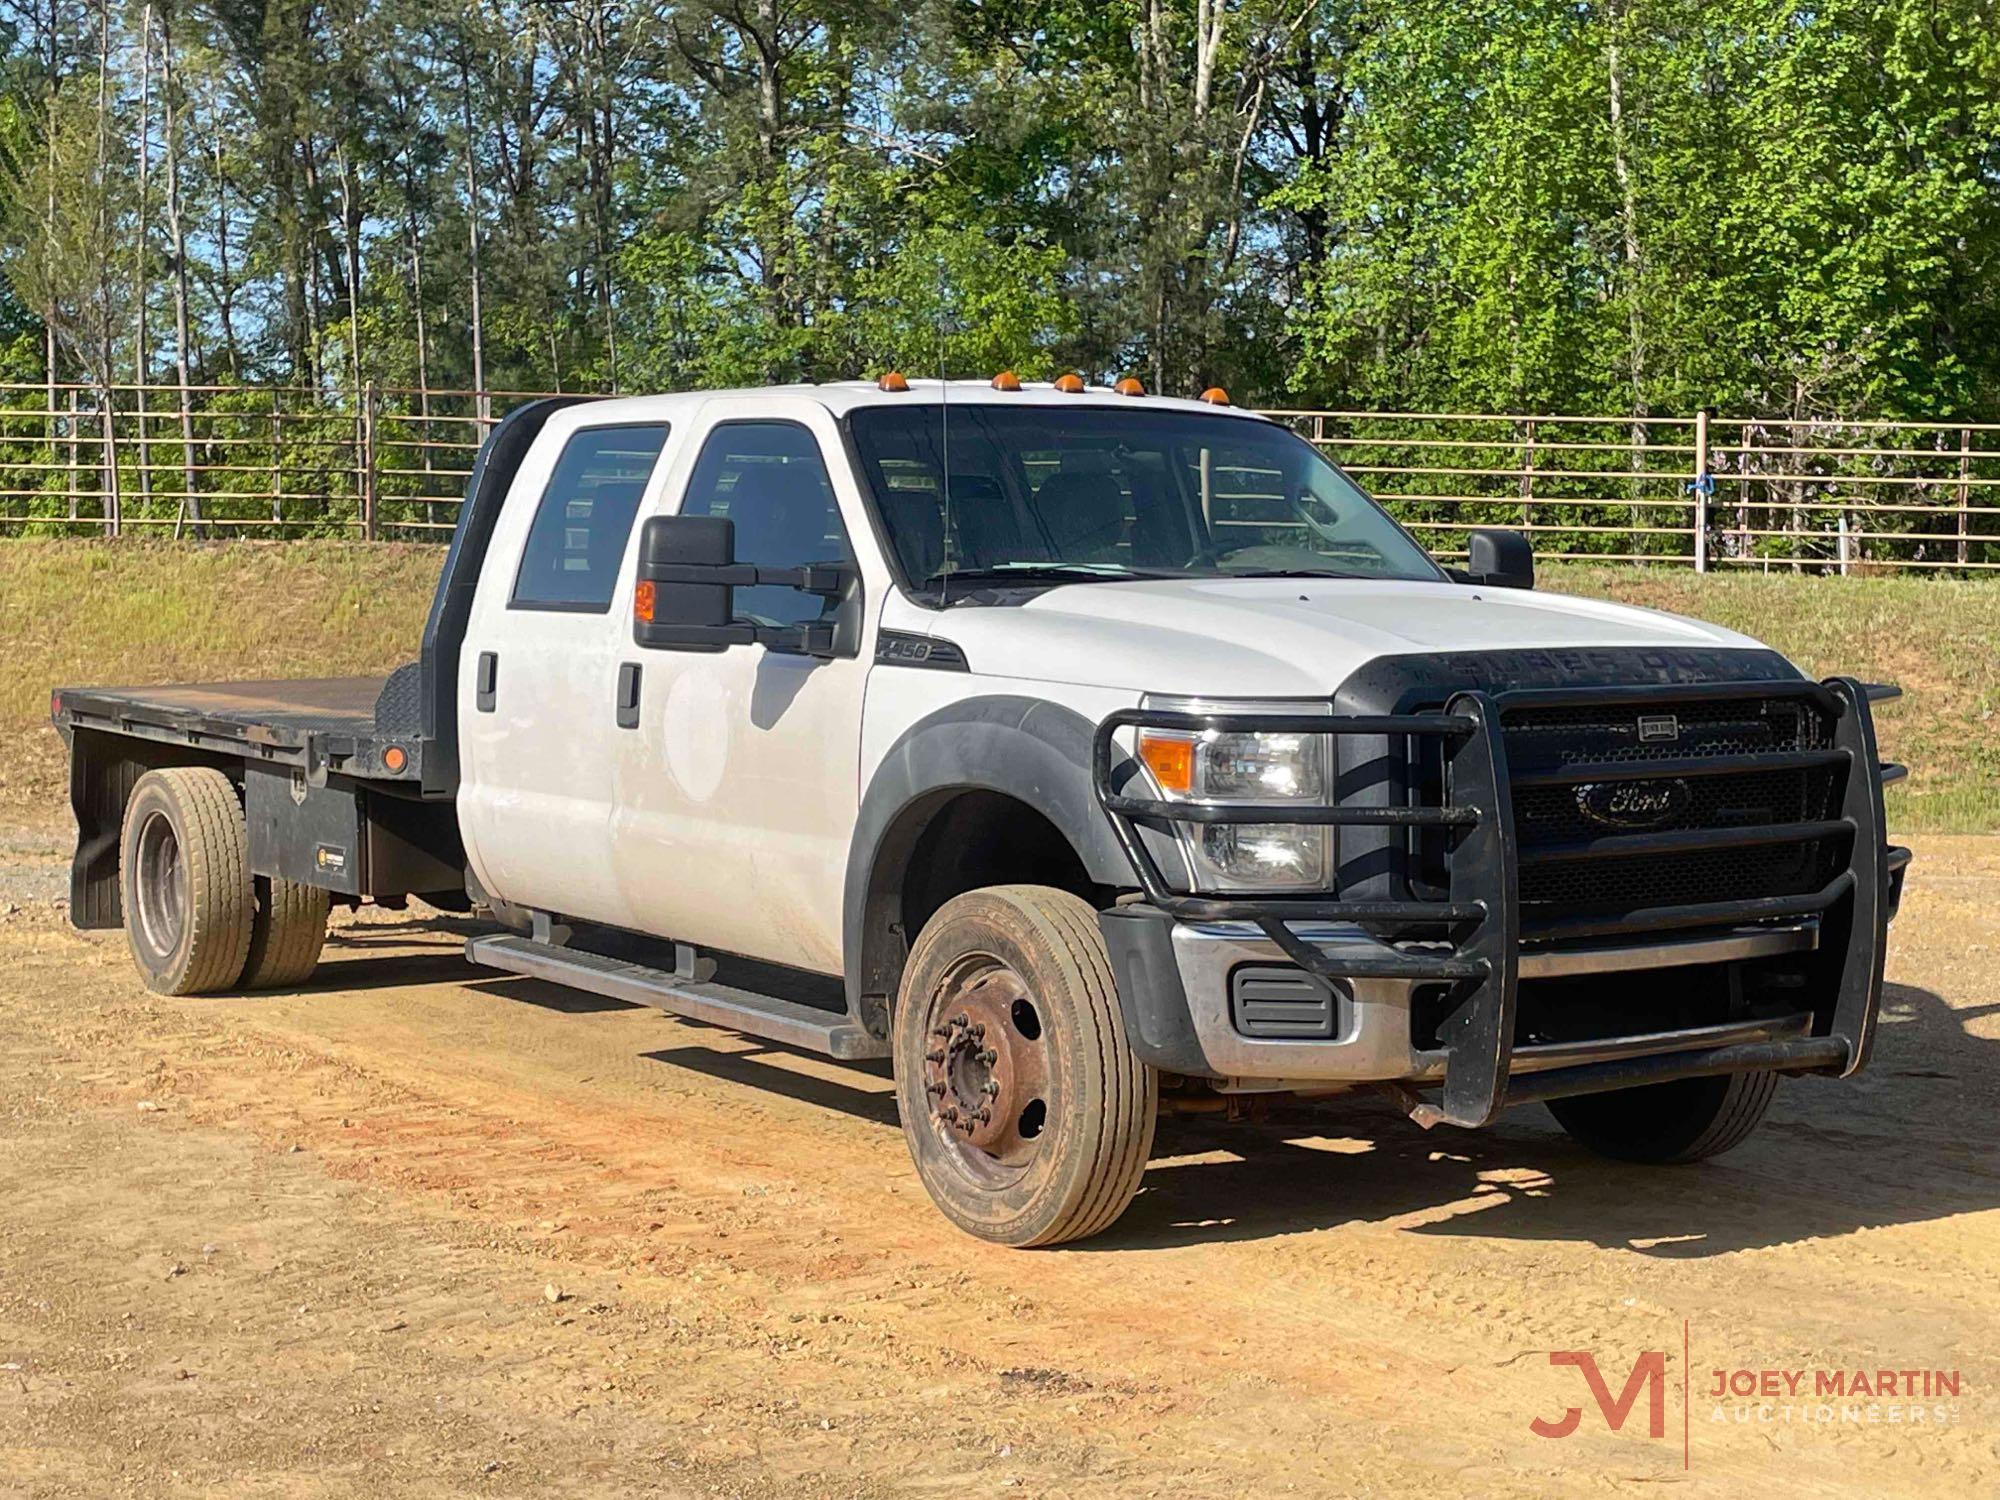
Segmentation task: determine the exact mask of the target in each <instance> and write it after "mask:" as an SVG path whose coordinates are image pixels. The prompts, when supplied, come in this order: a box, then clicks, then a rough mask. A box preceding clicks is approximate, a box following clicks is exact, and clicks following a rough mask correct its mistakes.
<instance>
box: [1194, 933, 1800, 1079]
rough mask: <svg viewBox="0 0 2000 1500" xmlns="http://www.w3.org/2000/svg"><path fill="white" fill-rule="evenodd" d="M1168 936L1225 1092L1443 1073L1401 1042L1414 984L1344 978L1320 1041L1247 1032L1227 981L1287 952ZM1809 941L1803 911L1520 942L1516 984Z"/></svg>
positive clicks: (1358, 936) (1616, 1051)
mask: <svg viewBox="0 0 2000 1500" xmlns="http://www.w3.org/2000/svg"><path fill="white" fill-rule="evenodd" d="M1296 930H1297V932H1298V935H1299V936H1300V937H1301V938H1303V939H1304V940H1305V941H1307V942H1310V943H1313V944H1315V945H1316V946H1318V947H1321V948H1322V949H1324V950H1326V951H1327V952H1329V953H1330V954H1332V955H1334V957H1335V961H1336V962H1338V961H1341V960H1343V959H1350V958H1351V959H1356V960H1359V959H1363V958H1366V957H1367V956H1369V955H1372V954H1379V953H1381V952H1382V951H1383V950H1382V947H1381V945H1380V944H1378V943H1376V942H1375V941H1374V939H1372V938H1370V937H1369V936H1368V935H1367V934H1366V933H1364V932H1363V931H1361V929H1360V928H1358V927H1354V926H1349V925H1341V924H1324V925H1316V924H1305V923H1301V924H1299V925H1298V927H1297V929H1296ZM1171 941H1172V952H1173V961H1174V967H1175V969H1176V971H1177V973H1178V976H1179V979H1180V988H1181V992H1182V994H1184V995H1185V996H1186V999H1187V1015H1188V1019H1189V1021H1190V1023H1191V1025H1192V1027H1193V1030H1194V1037H1195V1040H1196V1041H1197V1042H1198V1044H1199V1046H1200V1050H1201V1053H1202V1055H1203V1056H1204V1057H1205V1058H1206V1059H1207V1062H1208V1065H1209V1068H1210V1070H1211V1071H1212V1072H1213V1073H1215V1074H1219V1075H1222V1077H1223V1079H1224V1087H1225V1088H1232V1089H1236V1090H1239V1091H1258V1092H1261V1091H1267V1090H1288V1091H1308V1092H1310V1091H1313V1090H1316V1089H1325V1088H1326V1087H1327V1086H1328V1085H1335V1086H1339V1085H1346V1084H1354V1083H1370V1082H1388V1081H1398V1082H1407V1083H1435V1082H1437V1081H1438V1080H1440V1079H1442V1078H1443V1076H1444V1071H1445V1065H1446V1062H1447V1055H1446V1053H1445V1052H1444V1051H1442V1050H1436V1051H1425V1050H1420V1049H1418V1048H1416V1047H1414V1046H1413V1045H1412V1044H1411V1040H1410V1037H1411V1027H1410V1006H1411V997H1412V995H1413V994H1414V992H1415V991H1416V989H1417V988H1418V984H1419V982H1418V981H1415V980H1408V979H1354V980H1350V981H1347V982H1346V989H1347V990H1348V991H1350V992H1351V1000H1347V1001H1346V1002H1345V1003H1343V1004H1342V1005H1341V1006H1340V1007H1339V1012H1338V1014H1339V1025H1338V1026H1337V1028H1336V1030H1335V1034H1334V1035H1333V1036H1331V1037H1328V1038H1314V1039H1295V1038H1276V1037H1252V1036H1245V1035H1244V1034H1243V1033H1242V1032H1240V1031H1239V1030H1237V1028H1236V1024H1235V1021H1234V1019H1233V1017H1232V1016H1231V1014H1230V998H1229V997H1230V976H1231V975H1232V974H1233V973H1234V972H1235V971H1236V970H1237V969H1239V968H1241V967H1243V966H1245V965H1258V966H1265V967H1270V966H1285V965H1288V964H1289V963H1290V962H1291V961H1290V959H1289V958H1288V957H1287V955H1286V954H1285V952H1284V951H1283V950H1282V949H1280V948H1279V947H1278V945H1277V944H1276V943H1274V942H1272V941H1271V940H1270V939H1269V938H1267V937H1265V936H1264V935H1263V933H1262V932H1261V931H1259V930H1258V928H1257V927H1256V925H1255V924H1254V923H1249V922H1208V923H1191V922H1190V923H1178V924H1176V925H1175V926H1174V927H1173V929H1172V935H1171ZM1818 943H1819V922H1818V919H1817V918H1808V919H1804V920H1801V921H1797V922H1789V923H1785V924H1782V925H1778V926H1760V927H1745V928H1740V929H1737V930H1734V931H1728V932H1720V933H1708V934H1704V935H1702V936H1699V937H1688V938H1680V939H1671V940H1665V939H1663V940H1659V941H1654V942H1648V943H1629V942H1628V943H1620V944H1601V945H1597V946H1592V947H1576V946H1570V947H1565V948H1560V949H1556V948H1547V949H1536V948H1529V949H1527V950H1525V951H1523V952H1522V954H1521V955H1520V960H1519V964H1520V967H1519V974H1520V977H1521V978H1523V979H1542V978H1559V977H1567V976H1572V975H1582V974H1614V973H1631V972H1634V971H1638V970H1650V969H1667V968H1676V967H1680V966H1683V965H1688V964H1713V963H1729V962H1734V961H1738V960H1742V959H1750V958H1765V957H1770V956H1772V955H1776V954H1784V953H1804V952H1809V951H1811V950H1812V949H1814V948H1815V947H1817V946H1818ZM1810 1020H1811V1018H1810V1016H1788V1017H1781V1018H1777V1019H1774V1020H1760V1021H1746V1022H1741V1023H1735V1024H1731V1025H1725V1026H1704V1027H1696V1028H1691V1029H1689V1030H1685V1031H1665V1032H1650V1033H1645V1034H1643V1035H1634V1036H1624V1037H1612V1038H1606V1039H1604V1040H1601V1041H1593V1042H1588V1043H1579V1042H1562V1043H1553V1044H1545V1045H1536V1044H1527V1045H1523V1046H1519V1047H1516V1048H1515V1049H1514V1051H1513V1057H1512V1062H1511V1071H1512V1072H1513V1073H1516V1074H1522V1073H1532V1072H1539V1071H1543V1070H1546V1069H1551V1068H1562V1067H1572V1066H1576V1065H1579V1064H1584V1063H1593V1062H1609V1061H1617V1060H1620V1059H1625V1058H1632V1057H1644V1056H1655V1055H1660V1054H1664V1053H1673V1052H1687V1051H1696V1050H1701V1049H1704V1048H1711V1047H1721V1046H1732V1045H1738V1044H1745V1043H1754V1042H1772V1041H1786V1040H1790V1039H1793V1038H1795V1037H1801V1036H1804V1035H1805V1034H1806V1032H1807V1030H1808V1028H1809V1024H1810Z"/></svg>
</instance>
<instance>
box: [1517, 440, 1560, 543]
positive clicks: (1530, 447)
mask: <svg viewBox="0 0 2000 1500" xmlns="http://www.w3.org/2000/svg"><path fill="white" fill-rule="evenodd" d="M1522 431H1523V435H1522V441H1521V527H1522V529H1523V530H1525V531H1528V532H1529V533H1530V534H1532V533H1533V530H1534V525H1535V419H1534V418H1533V417H1529V418H1528V419H1527V422H1526V424H1525V425H1524V427H1523V430H1522ZM1558 436H1560V434H1558Z"/></svg>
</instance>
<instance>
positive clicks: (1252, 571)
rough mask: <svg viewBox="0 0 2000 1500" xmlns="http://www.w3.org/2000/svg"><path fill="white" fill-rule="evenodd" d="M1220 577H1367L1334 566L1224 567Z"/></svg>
mask: <svg viewBox="0 0 2000 1500" xmlns="http://www.w3.org/2000/svg"><path fill="white" fill-rule="evenodd" d="M1216 576H1217V577H1220V578H1367V577H1369V576H1371V575H1369V574H1367V573H1343V572H1341V571H1339V570H1338V569H1336V568H1224V569H1222V570H1221V572H1220V573H1218V574H1217V575H1216Z"/></svg>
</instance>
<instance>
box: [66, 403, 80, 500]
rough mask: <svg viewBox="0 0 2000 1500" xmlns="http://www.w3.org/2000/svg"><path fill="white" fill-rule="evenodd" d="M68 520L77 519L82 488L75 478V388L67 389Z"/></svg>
mask: <svg viewBox="0 0 2000 1500" xmlns="http://www.w3.org/2000/svg"><path fill="white" fill-rule="evenodd" d="M68 432H69V518H70V520H72V521H74V520H75V519H76V518H77V491H78V490H79V489H81V488H82V485H81V484H80V483H79V482H78V480H77V476H76V459H77V454H76V387H75V386H71V387H70V388H69V427H68Z"/></svg>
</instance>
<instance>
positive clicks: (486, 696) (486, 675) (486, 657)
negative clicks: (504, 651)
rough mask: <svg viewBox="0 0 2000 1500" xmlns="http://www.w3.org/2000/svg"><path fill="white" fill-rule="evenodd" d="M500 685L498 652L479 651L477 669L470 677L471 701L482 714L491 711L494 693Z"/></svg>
mask: <svg viewBox="0 0 2000 1500" xmlns="http://www.w3.org/2000/svg"><path fill="white" fill-rule="evenodd" d="M499 685H500V653H499V652H497V651H482V652H480V653H479V671H478V674H477V675H476V676H475V677H474V678H473V679H472V692H473V702H474V704H475V705H476V706H477V707H478V709H479V711H480V712H481V713H483V714H490V713H492V712H493V705H494V701H495V698H494V693H495V689H497V688H498V687H499Z"/></svg>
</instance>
